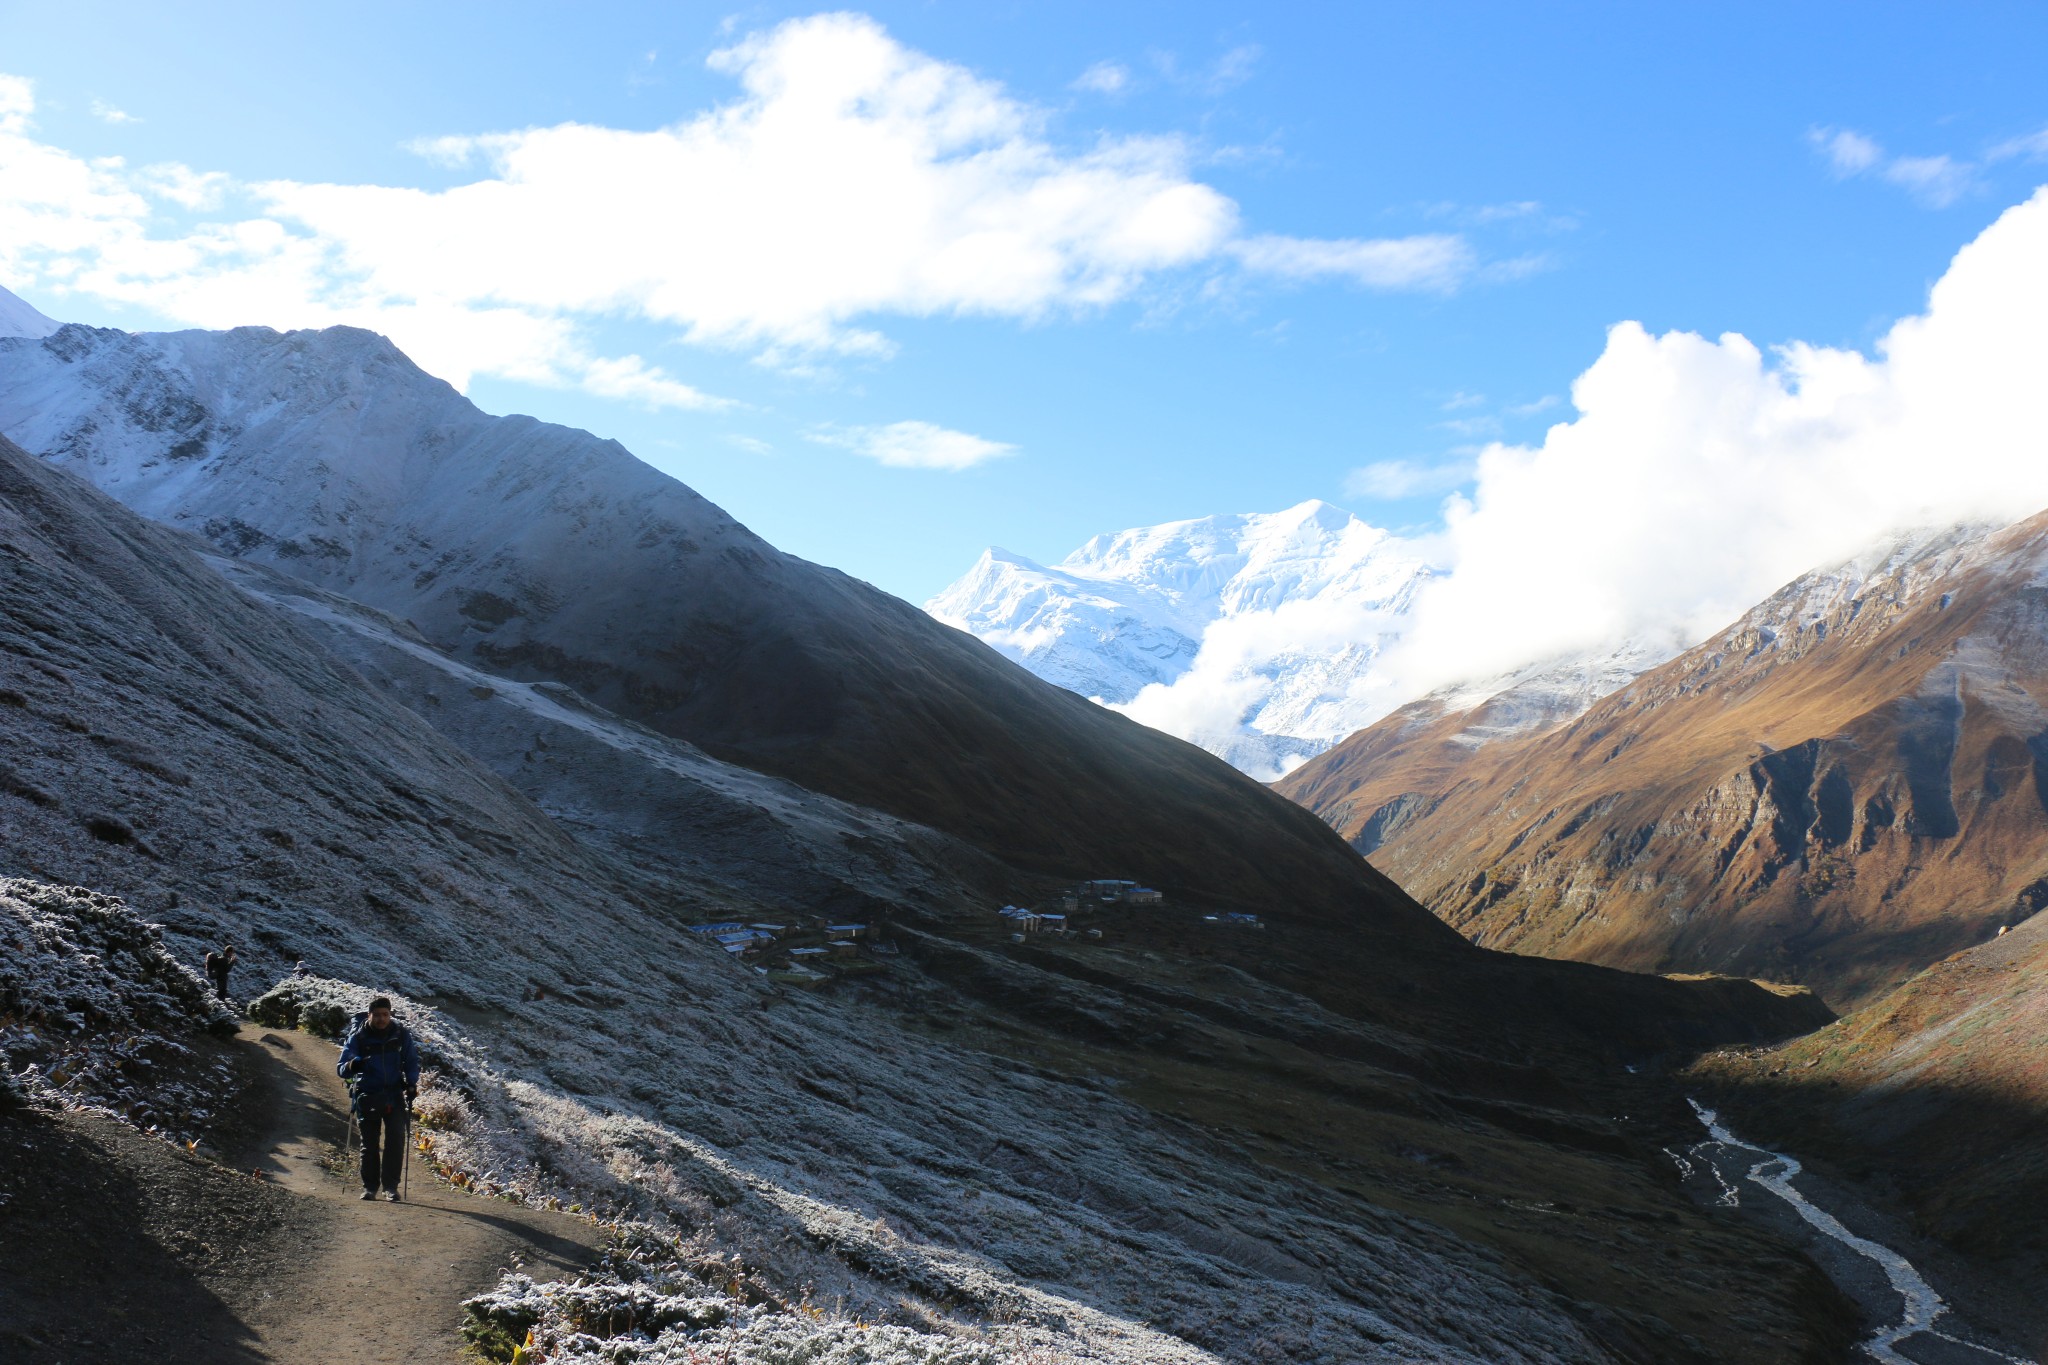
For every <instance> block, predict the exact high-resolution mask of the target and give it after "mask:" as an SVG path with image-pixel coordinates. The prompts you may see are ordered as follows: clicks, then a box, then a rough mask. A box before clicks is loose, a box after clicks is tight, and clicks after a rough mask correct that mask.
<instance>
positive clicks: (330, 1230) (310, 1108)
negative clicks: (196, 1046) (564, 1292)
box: [235, 1025, 599, 1365]
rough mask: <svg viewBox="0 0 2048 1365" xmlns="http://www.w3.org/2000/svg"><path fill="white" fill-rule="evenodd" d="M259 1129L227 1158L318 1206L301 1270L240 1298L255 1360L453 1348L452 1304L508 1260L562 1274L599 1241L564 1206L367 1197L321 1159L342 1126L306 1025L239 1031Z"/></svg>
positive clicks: (431, 1354)
mask: <svg viewBox="0 0 2048 1365" xmlns="http://www.w3.org/2000/svg"><path fill="white" fill-rule="evenodd" d="M239 1036H240V1040H241V1041H242V1042H243V1043H244V1044H245V1045H247V1046H248V1047H250V1048H252V1049H254V1050H255V1051H256V1052H257V1053H258V1054H260V1057H261V1060H260V1061H259V1062H258V1063H257V1069H258V1073H259V1075H260V1076H261V1078H262V1081H261V1084H262V1087H263V1090H264V1092H265V1093H264V1094H263V1096H262V1097H261V1101H260V1102H263V1103H266V1105H267V1108H268V1111H269V1113H270V1115H271V1123H270V1127H269V1130H268V1131H267V1132H265V1133H263V1134H262V1136H261V1137H260V1139H259V1140H257V1141H256V1142H255V1143H254V1144H253V1145H252V1147H251V1148H250V1149H249V1150H247V1151H245V1152H242V1153H238V1154H237V1155H236V1158H235V1164H236V1165H237V1166H238V1167H240V1168H241V1169H244V1170H252V1169H253V1170H260V1171H262V1172H264V1173H265V1174H266V1175H268V1176H269V1177H270V1178H271V1179H273V1180H274V1181H275V1182H276V1183H277V1184H278V1185H280V1186H282V1187H283V1188H284V1189H286V1190H289V1191H291V1192H293V1193H294V1194H298V1195H303V1196H305V1197H307V1198H309V1199H313V1200H317V1201H319V1203H320V1205H321V1209H320V1212H321V1214H322V1218H321V1220H320V1221H321V1223H322V1224H324V1235H323V1236H321V1237H320V1239H319V1243H318V1245H317V1246H309V1247H307V1248H306V1257H305V1261H304V1264H303V1267H302V1268H301V1270H300V1272H299V1273H297V1274H295V1275H294V1276H293V1277H292V1282H291V1283H289V1284H280V1285H279V1286H278V1287H277V1291H276V1292H275V1293H273V1294H271V1295H269V1296H268V1297H267V1298H266V1299H265V1300H264V1301H263V1302H261V1303H259V1304H254V1305H244V1306H243V1316H244V1321H245V1323H246V1325H247V1327H248V1329H249V1331H250V1334H251V1337H252V1340H251V1342H250V1346H251V1347H252V1349H253V1352H254V1354H255V1355H256V1356H257V1357H258V1358H260V1359H263V1360H267V1361H271V1362H275V1363H276V1365H397V1363H398V1362H406V1363H407V1365H411V1363H412V1362H422V1363H424V1362H437V1361H438V1362H448V1363H449V1365H452V1363H453V1362H455V1361H456V1360H457V1359H458V1358H459V1355H460V1351H461V1347H462V1339H461V1335H460V1332H459V1321H460V1318H461V1309H460V1308H459V1307H458V1305H459V1304H460V1302H461V1300H463V1299H465V1298H468V1297H469V1296H470V1295H472V1294H475V1293H478V1292H479V1291H481V1290H483V1289H486V1288H488V1287H490V1286H491V1285H492V1284H493V1283H495V1282H496V1280H497V1277H498V1275H499V1273H500V1272H501V1271H503V1270H505V1269H506V1268H507V1267H519V1268H523V1269H525V1270H527V1271H528V1272H529V1273H532V1274H533V1275H534V1276H535V1277H536V1278H554V1277H558V1276H563V1275H569V1274H573V1273H575V1272H576V1271H578V1270H580V1269H582V1268H583V1267H585V1266H587V1265H588V1264H589V1263H590V1261H591V1260H592V1259H593V1255H594V1253H595V1250H596V1248H597V1246H598V1244H599V1236H598V1233H597V1230H596V1229H595V1228H594V1227H592V1226H591V1225H590V1224H589V1223H588V1222H585V1221H584V1220H582V1219H578V1218H573V1217H570V1216H568V1215H566V1214H558V1213H548V1212H544V1211H540V1210H533V1209H525V1208H520V1207H517V1206H514V1205H511V1204H507V1203H504V1202H502V1201H496V1200H487V1199H483V1198H481V1197H478V1196H475V1195H469V1194H464V1193H462V1192H461V1191H459V1190H453V1189H450V1188H448V1187H447V1186H446V1185H443V1184H441V1183H440V1182H439V1181H436V1180H433V1179H431V1178H423V1173H422V1171H420V1170H415V1171H414V1172H413V1177H412V1182H411V1185H412V1189H411V1199H410V1200H409V1202H407V1203H403V1204H388V1203H384V1202H382V1201H378V1202H375V1203H368V1202H364V1201H362V1200H360V1199H358V1198H357V1193H358V1190H357V1187H356V1183H355V1180H354V1178H353V1177H352V1176H344V1175H338V1174H336V1173H335V1172H334V1171H332V1170H330V1169H329V1168H328V1166H327V1165H326V1164H325V1163H326V1162H327V1161H329V1160H330V1159H331V1158H332V1156H333V1154H334V1150H335V1148H336V1147H337V1146H339V1145H340V1143H341V1142H342V1140H343V1137H344V1134H345V1133H346V1131H347V1128H346V1123H347V1108H346V1105H347V1092H346V1091H345V1090H344V1089H343V1087H342V1084H341V1082H340V1080H339V1079H337V1078H336V1076H335V1074H334V1059H335V1055H336V1049H335V1047H334V1046H333V1044H331V1043H325V1042H322V1041H320V1040H319V1039H317V1038H314V1037H311V1036H310V1035H308V1034H304V1033H295V1032H287V1031H282V1030H273V1029H263V1028H257V1027H254V1026H251V1025H244V1026H243V1028H242V1030H241V1033H240V1035H239Z"/></svg>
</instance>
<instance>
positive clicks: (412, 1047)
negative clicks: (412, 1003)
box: [334, 995, 420, 1204]
mask: <svg viewBox="0 0 2048 1365" xmlns="http://www.w3.org/2000/svg"><path fill="white" fill-rule="evenodd" d="M334 1069H335V1071H337V1072H339V1073H340V1074H341V1076H342V1078H343V1079H345V1080H353V1081H354V1084H353V1086H352V1087H351V1089H352V1090H353V1091H354V1092H355V1098H354V1100H353V1101H352V1103H353V1105H354V1107H355V1111H356V1120H357V1122H358V1123H359V1124H360V1125H361V1128H362V1134H363V1167H362V1176H363V1196H362V1197H363V1198H365V1199H375V1198H376V1197H377V1187H378V1185H379V1184H380V1183H381V1184H382V1185H383V1187H384V1197H385V1198H386V1199H389V1200H390V1201H391V1202H392V1203H394V1204H395V1203H397V1202H398V1178H399V1176H400V1175H402V1174H403V1173H404V1171H405V1140H406V1129H407V1127H408V1126H409V1123H408V1121H409V1120H410V1119H411V1117H412V1102H413V1101H414V1100H415V1099H417V1098H419V1093H420V1050H419V1047H418V1046H417V1045H416V1044H415V1043H414V1042H413V1040H412V1033H411V1031H410V1030H409V1029H407V1028H406V1026H405V1025H403V1024H401V1023H399V1022H398V1021H397V1020H396V1019H393V1018H392V1017H391V1001H390V1000H389V999H388V998H387V997H385V996H381V995H380V996H378V997H377V998H376V999H375V1000H372V1001H371V1002H370V1013H369V1017H368V1018H367V1019H365V1020H364V1021H363V1023H362V1026H361V1027H360V1028H358V1029H356V1030H355V1031H354V1032H353V1033H351V1034H350V1035H349V1037H348V1041H347V1042H345V1043H343V1044H342V1046H341V1059H340V1060H339V1061H337V1062H336V1063H335V1064H334ZM380 1147H381V1149H382V1153H381V1158H382V1159H381V1161H380V1159H379V1148H380Z"/></svg>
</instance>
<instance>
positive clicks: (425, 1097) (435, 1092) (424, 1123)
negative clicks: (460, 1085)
mask: <svg viewBox="0 0 2048 1365" xmlns="http://www.w3.org/2000/svg"><path fill="white" fill-rule="evenodd" d="M445 1079H446V1078H445V1077H444V1076H443V1075H442V1074H441V1072H440V1071H438V1070H426V1071H422V1072H421V1073H420V1094H419V1098H418V1099H417V1100H416V1101H414V1102H413V1106H412V1112H413V1117H414V1118H416V1119H417V1120H418V1121H419V1125H420V1127H422V1128H427V1129H431V1130H433V1131H435V1132H442V1133H459V1132H461V1131H462V1130H463V1129H465V1128H467V1127H468V1126H469V1124H470V1120H471V1119H473V1118H474V1117H475V1113H474V1111H473V1110H471V1109H470V1107H469V1101H468V1100H467V1099H465V1098H464V1097H463V1095H462V1092H461V1091H459V1090H456V1089H453V1088H452V1087H450V1086H448V1085H447V1084H445Z"/></svg>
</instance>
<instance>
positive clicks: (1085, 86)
mask: <svg viewBox="0 0 2048 1365" xmlns="http://www.w3.org/2000/svg"><path fill="white" fill-rule="evenodd" d="M1130 84H1131V72H1130V68H1129V67H1126V66H1124V65H1122V64H1121V63H1119V62H1097V63H1095V65H1093V66H1091V67H1089V68H1088V69H1087V70H1086V71H1083V72H1082V73H1081V74H1080V75H1078V76H1076V77H1075V78H1074V89H1076V90H1086V91H1089V92H1090V93H1092V94H1097V95H1120V94H1122V93H1123V92H1124V91H1125V90H1126V89H1128V88H1129V87H1130Z"/></svg>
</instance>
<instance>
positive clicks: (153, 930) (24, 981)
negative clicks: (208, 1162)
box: [0, 879, 235, 1137]
mask: <svg viewBox="0 0 2048 1365" xmlns="http://www.w3.org/2000/svg"><path fill="white" fill-rule="evenodd" d="M234 1029H235V1021H234V1016H233V1015H231V1014H230V1013H228V1011H227V1009H226V1008H225V1007H223V1006H222V1005H221V1004H220V1002H219V1001H217V1000H215V999H214V997H213V993H212V991H211V990H209V989H208V988H207V986H206V984H205V983H204V982H203V981H201V980H200V978H199V975H198V973H196V972H194V971H193V970H192V969H191V968H189V967H187V966H185V965H184V964H183V963H181V962H179V961H178V960H177V959H176V958H174V957H172V956H171V954H170V952H169V950H167V949H166V948H165V947H164V943H163V936H162V933H161V931H160V930H159V929H158V927H157V926H156V925H154V924H150V923H148V922H146V921H144V920H142V919H139V918H137V917H136V915H135V914H134V913H133V912H132V911H130V910H129V909H128V907H127V906H126V905H125V904H124V903H123V902H121V901H120V900H119V899H117V898H116V897H113V896H103V895H101V894H99V893H98V892H95V891H88V890H86V889H85V888H83V887H65V886H51V885H48V884H46V883H43V882H34V881H26V880H20V879H0V1073H4V1074H5V1075H6V1077H7V1080H6V1084H5V1087H4V1094H0V1104H5V1103H6V1102H7V1098H8V1097H10V1096H11V1097H16V1098H18V1099H21V1100H24V1101H28V1102H35V1103H40V1104H46V1105H51V1106H56V1107H63V1108H73V1109H90V1110H96V1111H99V1112H103V1113H109V1114H112V1115H115V1116H117V1117H120V1118H125V1119H127V1120H129V1121H131V1122H133V1123H135V1124H137V1125H138V1126H141V1127H145V1128H153V1129H157V1130H159V1131H162V1132H164V1133H167V1134H170V1135H173V1136H180V1137H183V1136H186V1135H187V1133H188V1132H189V1131H190V1130H191V1129H193V1128H194V1127H195V1126H197V1125H200V1124H203V1123H204V1121H205V1120H206V1119H207V1118H208V1117H210V1111H209V1110H208V1108H207V1106H208V1105H210V1104H212V1103H214V1100H215V1097H216V1096H217V1095H218V1094H219V1092H220V1089H221V1086H222V1085H223V1084H224V1080H223V1073H222V1068H221V1066H220V1064H212V1065H209V1064H208V1063H206V1062H205V1061H204V1059H203V1058H202V1057H201V1056H200V1055H199V1054H197V1053H196V1052H195V1051H194V1050H193V1049H192V1047H190V1046H188V1045H187V1043H186V1042H183V1041H181V1039H190V1038H192V1037H193V1036H194V1035H195V1034H199V1033H203V1032H210V1033H215V1034H230V1033H233V1032H234Z"/></svg>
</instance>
